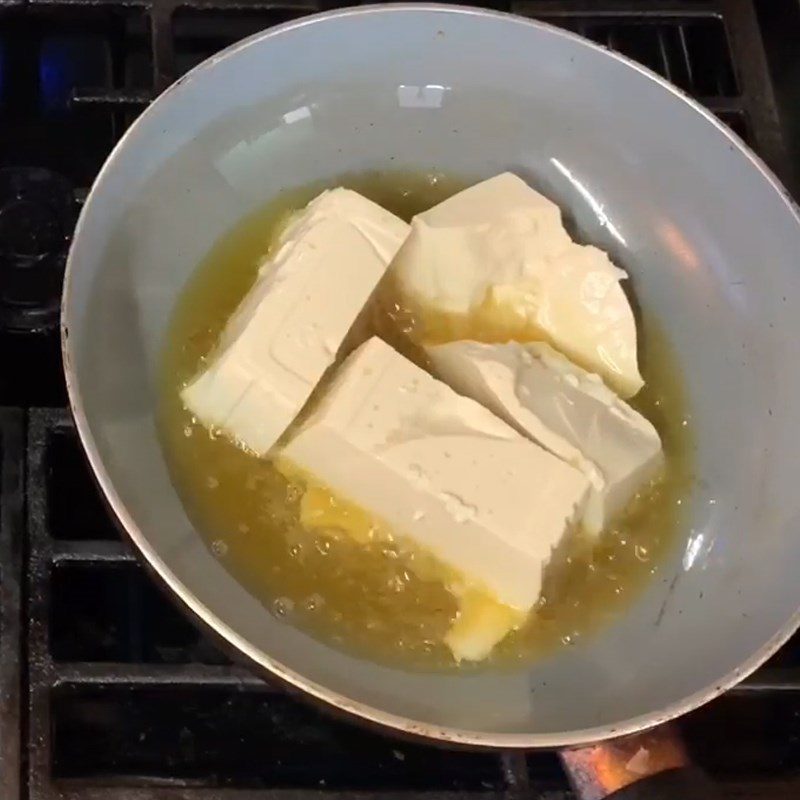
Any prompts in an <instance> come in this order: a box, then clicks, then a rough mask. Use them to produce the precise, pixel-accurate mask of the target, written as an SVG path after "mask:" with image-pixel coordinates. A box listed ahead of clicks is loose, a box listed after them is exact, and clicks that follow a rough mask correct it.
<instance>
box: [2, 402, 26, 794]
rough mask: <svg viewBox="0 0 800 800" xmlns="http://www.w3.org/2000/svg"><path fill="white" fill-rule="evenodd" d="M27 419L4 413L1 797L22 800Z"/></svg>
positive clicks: (12, 411)
mask: <svg viewBox="0 0 800 800" xmlns="http://www.w3.org/2000/svg"><path fill="white" fill-rule="evenodd" d="M22 464H23V415H22V412H21V411H19V410H18V409H0V795H2V797H4V798H6V797H8V798H16V797H18V796H19V789H20V786H19V779H20V775H19V765H20V744H21V743H20V721H21V717H20V710H21V709H20V689H21V685H20V678H21V676H20V660H21V659H20V654H21V652H22V649H23V640H22V637H21V616H20V615H21V609H22V596H21V586H20V581H21V578H22V530H23V527H22V507H23V475H22Z"/></svg>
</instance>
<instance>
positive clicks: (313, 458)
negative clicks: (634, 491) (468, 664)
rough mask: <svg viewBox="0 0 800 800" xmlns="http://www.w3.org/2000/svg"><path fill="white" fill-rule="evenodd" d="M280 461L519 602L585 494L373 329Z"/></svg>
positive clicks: (567, 472)
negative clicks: (373, 333)
mask: <svg viewBox="0 0 800 800" xmlns="http://www.w3.org/2000/svg"><path fill="white" fill-rule="evenodd" d="M279 460H280V461H286V462H289V464H290V465H291V467H293V468H294V469H299V470H300V471H301V472H305V473H307V474H309V475H311V476H313V478H314V480H315V481H318V482H319V483H321V484H323V485H324V486H326V487H327V488H329V489H330V490H331V491H332V492H333V493H335V494H336V495H337V496H338V497H341V498H344V499H345V500H346V501H347V502H351V503H355V504H356V505H357V506H360V507H361V508H363V509H366V510H368V511H369V512H370V513H372V514H375V515H376V517H378V518H379V519H381V520H382V521H383V522H385V523H386V524H387V525H388V526H389V528H390V529H391V530H393V531H396V532H397V533H398V534H400V535H402V536H406V537H408V538H409V539H410V540H411V541H412V542H413V543H414V544H415V545H417V546H418V547H420V548H422V549H423V550H424V551H426V552H429V553H431V554H432V555H433V556H435V557H436V558H437V559H439V560H440V561H442V562H443V563H444V564H445V565H447V566H448V567H450V568H452V569H454V570H456V571H457V572H458V573H460V574H461V575H463V576H464V578H465V580H466V581H467V582H469V583H470V584H474V585H475V586H476V587H477V588H479V589H481V590H483V591H486V592H488V593H489V594H491V595H492V596H493V597H494V598H495V599H496V600H497V601H499V602H500V603H503V604H504V605H506V606H509V607H511V608H512V609H516V610H521V611H526V610H528V609H529V608H530V607H531V606H532V605H533V603H534V602H535V601H536V599H537V598H538V596H539V592H540V589H541V583H542V570H543V568H544V566H545V565H546V564H547V562H548V560H549V559H550V556H551V553H552V551H553V549H554V548H555V547H556V546H557V545H558V543H559V542H560V541H561V539H562V537H563V536H564V534H565V533H566V532H567V530H568V529H569V528H570V526H571V525H572V524H573V522H574V521H575V520H576V518H577V517H578V516H579V515H580V514H581V513H582V511H583V506H584V504H585V501H586V497H587V493H588V481H587V479H586V478H585V476H584V475H583V474H582V473H581V472H580V471H578V470H576V469H574V468H573V467H571V466H570V465H568V464H566V463H564V462H563V461H561V460H560V459H558V458H556V457H554V456H553V455H551V454H550V453H548V452H547V451H546V450H544V449H543V448H541V447H539V446H538V445H536V444H534V443H533V442H530V441H528V440H527V439H526V438H525V437H523V436H521V435H520V434H519V433H518V432H517V431H515V430H514V429H513V428H511V427H510V426H509V425H507V424H506V423H505V422H503V421H502V420H500V419H498V418H497V417H495V416H494V415H493V414H492V413H491V412H490V411H488V410H487V409H485V408H483V407H482V406H481V405H479V404H478V403H476V402H475V401H474V400H470V399H468V398H465V397H461V396H459V395H457V394H456V393H455V392H454V391H453V390H452V389H450V387H448V386H447V385H445V384H444V383H442V382H441V381H438V380H436V379H435V378H433V377H432V376H430V375H429V374H428V373H427V372H425V371H424V370H423V369H421V368H420V367H418V366H416V365H415V364H413V363H412V362H411V361H409V360H407V359H406V358H404V357H403V356H401V355H400V354H399V353H397V352H396V351H395V350H393V349H392V348H391V347H390V346H389V345H388V344H386V343H385V342H383V341H381V340H380V339H377V338H373V339H370V340H369V341H368V342H366V343H364V344H363V345H362V346H361V347H359V348H358V349H357V350H356V351H355V352H354V353H352V354H351V355H350V356H349V357H348V359H347V360H346V361H345V362H344V364H343V365H342V366H341V367H340V369H339V370H338V371H337V373H336V375H335V376H334V379H333V382H332V384H331V386H330V387H329V389H328V391H327V393H326V394H325V395H324V397H323V398H322V400H321V401H320V403H319V405H318V407H317V408H316V409H315V410H314V411H313V413H312V414H311V415H310V417H309V418H308V419H307V420H306V421H305V422H304V423H303V425H302V426H301V427H300V428H299V430H298V431H297V432H295V433H294V435H293V436H292V437H291V438H290V439H289V441H288V442H287V443H286V445H285V446H284V448H283V449H282V451H281V452H280V454H279Z"/></svg>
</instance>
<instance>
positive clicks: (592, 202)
mask: <svg viewBox="0 0 800 800" xmlns="http://www.w3.org/2000/svg"><path fill="white" fill-rule="evenodd" d="M550 163H551V164H552V165H553V166H554V167H555V168H556V169H557V170H558V171H559V172H560V173H561V174H562V175H563V176H564V177H565V178H566V179H567V180H568V181H569V182H570V184H571V185H572V186H573V187H574V188H575V190H576V191H577V192H578V194H579V195H580V196H581V197H582V198H583V199H584V200H585V201H586V202H587V203H588V204H589V207H590V208H591V209H592V211H593V212H594V214H595V216H596V217H597V219H598V221H599V222H600V224H601V225H602V226H603V227H604V228H605V229H606V230H607V231H608V232H609V233H610V234H611V235H612V236H613V237H614V238H615V239H616V240H617V241H618V242H619V243H620V244H621V245H622V246H623V247H627V246H628V243H627V242H626V241H625V238H624V237H623V235H622V234H621V233H620V232H619V229H618V228H617V226H616V225H614V223H613V222H612V221H611V220H610V219H609V218H608V214H606V212H605V209H604V207H603V204H602V203H600V202H598V200H597V199H596V198H595V197H594V195H593V194H592V193H591V192H590V191H589V190H588V189H587V188H586V186H585V185H584V184H583V183H582V182H581V181H579V180H578V178H576V177H575V175H573V174H572V171H571V170H570V169H569V167H567V166H566V165H565V164H563V163H562V162H561V161H559V160H558V159H557V158H551V159H550Z"/></svg>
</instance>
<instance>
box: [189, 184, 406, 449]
mask: <svg viewBox="0 0 800 800" xmlns="http://www.w3.org/2000/svg"><path fill="white" fill-rule="evenodd" d="M408 231H409V226H408V225H407V224H406V223H405V222H403V221H402V220H400V219H399V218H398V217H396V216H394V215H393V214H391V213H389V212H388V211H386V210H385V209H383V208H381V207H380V206H378V205H376V204H375V203H373V202H372V201H370V200H367V199H366V198H365V197H362V196H361V195H359V194H357V193H356V192H352V191H350V190H348V189H333V190H331V191H326V192H323V193H322V194H321V195H319V196H318V197H317V198H316V199H315V200H312V201H311V202H310V203H309V204H308V206H306V208H305V209H303V210H302V211H301V212H299V213H297V214H296V215H295V216H294V217H293V219H292V220H291V221H290V223H289V224H288V226H287V227H286V229H285V230H284V231H283V233H282V234H281V236H280V237H279V239H278V242H277V246H276V247H275V248H274V255H272V256H271V257H269V258H268V259H267V261H266V262H265V263H264V264H263V265H262V266H261V268H260V270H259V275H258V278H257V279H256V282H255V284H254V285H253V287H252V288H251V289H250V291H249V293H248V294H247V295H246V296H245V298H244V299H243V300H242V302H241V303H240V304H239V307H238V308H237V309H236V311H235V312H234V314H233V316H232V317H231V318H230V319H229V320H228V323H227V324H226V326H225V329H224V330H223V332H222V335H221V336H220V340H219V342H218V344H217V347H216V350H215V352H214V353H213V354H212V356H211V363H210V364H209V366H208V368H207V369H206V370H205V371H204V372H202V373H201V374H200V375H198V376H197V377H196V378H194V380H192V382H191V383H189V384H188V385H187V386H186V387H185V388H184V390H183V391H182V393H181V397H182V399H183V402H184V404H185V405H186V407H187V408H188V409H189V410H190V411H191V412H192V413H193V414H194V415H195V416H196V417H197V418H198V419H199V420H200V421H201V422H202V423H203V424H204V425H206V426H208V427H215V428H219V429H220V430H221V431H223V432H224V433H225V434H226V435H227V436H228V437H230V438H231V439H234V440H236V441H237V442H239V443H240V444H241V445H243V446H244V447H246V448H247V449H249V450H251V451H252V452H254V453H256V454H257V455H263V454H264V453H266V452H267V451H268V450H269V449H270V448H271V447H272V445H273V444H274V443H275V442H276V441H277V439H278V438H279V437H280V435H281V434H282V433H283V432H284V430H286V428H287V427H288V426H289V424H290V423H291V422H292V420H293V419H294V418H295V416H296V415H297V413H298V412H299V411H300V409H301V408H302V406H303V405H304V403H305V402H306V400H308V397H309V395H310V394H311V392H312V390H313V389H314V387H315V386H316V385H317V383H318V381H319V380H320V378H321V377H322V375H323V373H324V372H325V370H326V369H327V368H328V367H329V366H330V365H331V364H332V363H333V361H334V359H335V357H336V353H337V351H338V350H339V347H340V345H341V343H342V341H343V339H344V338H345V336H346V334H347V332H348V330H349V329H350V327H351V325H352V324H353V322H354V321H355V319H356V317H357V316H358V314H359V312H360V311H361V310H362V308H363V307H364V305H365V303H366V302H367V300H368V299H369V297H370V295H371V294H372V291H373V289H374V288H375V286H376V285H377V283H378V281H379V280H380V279H381V277H382V276H383V274H384V272H385V270H386V267H387V265H388V264H389V262H390V261H391V259H392V258H393V257H394V255H395V253H396V252H397V250H398V248H399V247H400V245H401V244H402V242H403V240H404V239H405V237H406V235H407V234H408Z"/></svg>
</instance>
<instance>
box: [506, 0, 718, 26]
mask: <svg viewBox="0 0 800 800" xmlns="http://www.w3.org/2000/svg"><path fill="white" fill-rule="evenodd" d="M720 2H721V0H717V1H716V2H715V0H709V1H708V2H704V0H698V1H697V2H692V0H658V2H654V3H643V2H641V0H608V2H602V3H598V2H597V1H596V0H512V3H511V10H512V11H514V12H515V13H517V14H524V15H525V16H531V17H552V18H554V19H556V18H569V17H577V16H582V17H591V18H593V19H607V20H609V19H610V20H620V21H624V22H631V21H635V22H641V21H646V20H663V19H677V18H682V19H686V18H699V19H703V18H706V17H710V16H719V15H721V14H722V8H721V5H720Z"/></svg>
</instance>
